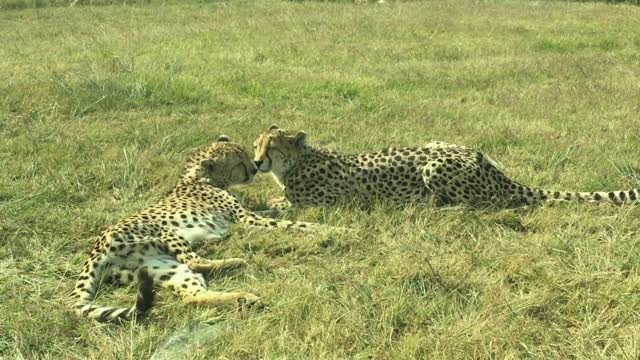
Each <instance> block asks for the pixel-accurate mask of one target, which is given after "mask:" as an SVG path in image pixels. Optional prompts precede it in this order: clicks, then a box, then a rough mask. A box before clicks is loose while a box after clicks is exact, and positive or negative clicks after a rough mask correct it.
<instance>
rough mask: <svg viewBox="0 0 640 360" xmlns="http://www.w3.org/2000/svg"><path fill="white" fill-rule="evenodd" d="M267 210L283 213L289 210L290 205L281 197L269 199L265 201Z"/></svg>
mask: <svg viewBox="0 0 640 360" xmlns="http://www.w3.org/2000/svg"><path fill="white" fill-rule="evenodd" d="M267 206H268V207H269V209H273V210H279V211H284V210H287V209H289V208H291V203H290V202H289V200H287V198H286V197H284V196H281V197H279V198H274V199H270V200H268V201H267Z"/></svg>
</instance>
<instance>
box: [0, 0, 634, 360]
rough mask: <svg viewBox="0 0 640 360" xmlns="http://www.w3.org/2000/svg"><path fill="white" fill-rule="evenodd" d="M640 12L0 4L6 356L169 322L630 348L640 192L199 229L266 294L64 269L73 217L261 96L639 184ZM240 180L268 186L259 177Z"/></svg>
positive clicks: (243, 120) (110, 205)
mask: <svg viewBox="0 0 640 360" xmlns="http://www.w3.org/2000/svg"><path fill="white" fill-rule="evenodd" d="M638 19H640V8H638V7H632V6H624V5H619V6H609V5H606V4H579V3H547V2H514V1H496V2H475V3H471V2H467V1H455V0H447V1H434V2H411V3H394V2H388V3H386V4H383V5H377V4H363V5H354V4H351V3H316V2H302V3H299V2H277V1H248V2H235V3H222V2H206V1H202V2H197V1H193V2H189V3H186V4H165V3H161V4H159V3H151V4H147V5H136V6H122V5H113V6H79V7H75V8H72V9H70V8H67V7H54V8H46V9H25V10H3V11H1V12H0V43H2V46H0V79H3V81H1V82H0V117H1V119H0V136H1V138H2V141H1V142H0V155H1V158H2V165H3V171H2V172H1V173H0V241H1V242H0V271H2V277H0V313H2V314H3V316H1V320H0V358H1V357H3V356H4V357H6V358H7V359H10V358H56V359H58V358H70V359H74V358H76V359H85V358H89V359H96V358H99V359H101V360H104V359H125V358H126V359H139V358H140V359H142V358H148V357H150V356H151V355H152V354H154V353H155V352H156V350H157V349H164V350H163V351H165V353H166V352H171V351H175V349H176V348H175V347H174V348H172V349H173V350H167V348H166V347H165V346H166V345H165V344H166V343H167V341H169V339H170V338H171V337H172V336H174V335H176V334H178V335H179V334H183V341H184V342H185V343H186V344H183V345H181V346H178V347H177V348H178V349H180V350H182V354H183V355H182V356H185V358H194V359H210V358H221V359H239V358H269V359H273V358H289V359H299V358H315V359H342V358H357V359H360V358H376V359H383V358H396V359H411V358H499V359H503V358H518V359H520V358H579V359H583V358H589V359H594V358H618V359H619V358H628V359H637V358H638V357H639V355H640V345H639V344H640V339H639V335H638V334H640V325H639V324H640V234H639V233H638V225H639V224H640V222H639V220H638V216H639V215H640V209H639V208H638V207H623V208H615V207H608V206H599V207H596V206H580V205H567V206H557V207H545V208H539V209H519V210H504V211H488V210H483V211H473V210H465V209H460V208H445V209H433V208H423V209H406V210H403V211H393V210H391V209H386V208H384V206H382V205H381V206H380V207H377V208H375V209H373V210H371V211H363V210H358V209H353V208H328V209H307V210H297V211H294V212H292V213H290V214H287V215H286V216H287V217H289V218H296V219H304V220H309V221H318V222H324V223H328V224H331V225H338V226H350V227H353V228H355V229H356V233H355V234H349V235H347V234H331V233H327V234H311V235H306V234H305V235H302V234H298V233H285V232H272V233H260V232H257V231H250V230H247V229H243V228H237V229H235V230H236V231H235V232H234V233H233V235H232V236H231V237H230V238H229V239H228V241H226V242H224V243H220V244H206V245H204V246H203V247H202V248H200V249H199V252H200V253H201V254H203V255H206V256H210V257H218V258H222V257H237V256H245V257H247V258H249V259H250V260H251V265H250V266H249V267H248V269H246V271H238V272H235V273H232V274H229V275H228V276H215V277H214V278H213V279H212V280H211V287H212V288H214V289H225V290H227V289H242V290H247V291H252V292H255V293H257V294H260V295H261V296H262V297H263V298H264V300H265V301H266V302H267V303H268V304H269V305H270V309H269V311H264V312H250V313H248V314H240V313H235V312H233V311H230V310H219V309H207V308H195V307H194V308H189V307H186V306H183V305H182V304H181V303H180V302H179V301H178V299H176V298H175V297H174V296H172V294H170V293H168V292H164V291H161V292H160V294H159V300H160V301H159V304H158V306H157V307H156V308H154V310H153V312H152V314H151V316H150V318H149V319H148V320H147V321H145V322H143V323H141V324H133V323H132V324H126V325H124V326H116V325H109V324H107V325H103V324H96V323H94V322H91V321H86V320H83V319H78V318H76V317H75V316H74V315H73V314H71V313H70V312H69V311H68V307H67V305H68V300H67V295H68V294H69V293H70V290H71V288H72V286H73V285H72V284H73V282H74V281H75V276H76V274H77V273H78V271H79V270H80V267H81V262H82V261H83V260H84V257H85V256H86V254H87V253H88V251H89V247H90V243H91V236H92V235H93V234H95V233H96V232H97V231H98V229H100V228H101V227H102V226H105V225H106V224H109V223H112V222H114V221H116V220H117V219H118V218H121V217H123V216H125V215H126V214H130V213H132V212H134V211H136V210H137V209H141V208H143V207H145V206H147V205H148V204H151V203H152V202H153V201H154V200H155V199H157V198H158V197H159V196H161V195H162V194H163V193H164V192H165V191H166V190H167V189H169V188H170V187H171V186H172V185H173V182H174V181H175V180H176V177H177V172H178V171H179V169H180V167H181V164H182V161H183V159H184V158H185V156H186V155H187V154H188V153H189V151H190V149H193V148H195V147H197V146H201V145H204V144H206V143H208V142H209V141H211V140H212V139H214V138H215V137H216V136H217V135H219V134H220V133H226V134H228V135H230V136H231V137H232V138H233V139H235V140H237V141H239V142H242V143H244V144H246V145H247V147H248V145H249V144H251V142H252V141H253V139H254V137H255V135H256V134H257V133H258V132H260V131H262V130H263V129H264V128H265V127H267V126H268V125H269V124H271V123H274V122H276V123H278V124H279V125H281V126H282V127H288V128H293V129H304V130H306V131H307V132H308V133H309V138H310V141H312V142H314V143H316V144H319V145H324V146H329V147H334V148H339V149H342V150H345V151H363V150H373V149H379V148H382V147H384V146H389V145H420V144H424V143H427V142H428V141H431V140H444V141H448V142H452V143H460V144H466V145H471V146H476V147H479V148H481V149H483V150H484V151H485V152H486V153H488V154H489V155H490V156H491V157H493V158H494V159H496V160H498V161H499V162H500V163H501V164H502V167H503V168H504V170H505V171H506V172H507V173H508V174H509V175H510V176H512V177H513V178H516V179H517V180H519V181H521V182H523V183H526V184H530V185H537V186H542V187H546V188H549V189H567V190H569V189H577V190H585V191H588V190H600V189H618V188H630V187H638V185H639V183H640V181H639V180H640V175H639V174H640V160H639V158H638V148H639V147H640V130H639V129H640V117H639V116H638V115H639V113H640V111H639V110H640V105H639V103H638V99H639V98H640V86H639V85H638V84H639V83H638V79H639V78H640V66H638V63H639V62H640V52H639V51H638V48H639V46H640V23H639V22H638ZM235 192H236V193H237V194H239V195H240V196H241V197H243V198H244V199H245V201H246V202H247V203H250V204H253V205H256V206H260V205H261V204H264V202H265V200H266V199H268V198H270V197H273V196H276V195H279V194H278V191H277V189H276V187H275V186H274V185H273V184H272V182H271V181H270V179H268V178H266V177H263V178H261V179H259V181H258V182H257V183H256V184H254V185H252V186H248V187H242V188H237V189H235ZM112 290H113V289H110V288H106V289H105V291H104V292H103V293H102V294H101V295H100V296H101V299H102V301H103V302H107V301H109V302H113V303H120V304H128V303H131V302H132V300H133V294H134V290H133V289H118V290H115V291H112ZM208 324H209V325H208ZM210 324H213V325H210ZM189 329H191V330H189ZM189 331H190V332H189ZM184 334H187V335H184ZM157 358H158V359H159V358H161V357H159V356H158V357H157ZM173 358H175V356H174V357H173Z"/></svg>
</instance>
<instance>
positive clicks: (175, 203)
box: [72, 135, 315, 321]
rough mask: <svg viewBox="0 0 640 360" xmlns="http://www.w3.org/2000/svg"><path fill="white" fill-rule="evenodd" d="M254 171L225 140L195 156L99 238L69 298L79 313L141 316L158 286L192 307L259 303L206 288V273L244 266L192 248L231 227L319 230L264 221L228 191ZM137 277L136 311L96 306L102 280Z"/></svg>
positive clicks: (96, 316) (237, 147)
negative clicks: (172, 181) (164, 188)
mask: <svg viewBox="0 0 640 360" xmlns="http://www.w3.org/2000/svg"><path fill="white" fill-rule="evenodd" d="M257 172H258V169H257V168H256V166H255V164H254V162H253V161H252V160H251V158H250V156H249V155H248V154H247V153H246V152H245V151H244V150H243V149H242V147H241V146H240V145H238V144H236V143H233V142H230V140H229V138H228V137H227V136H224V135H223V136H220V137H219V138H218V139H217V141H216V142H214V143H213V144H212V145H210V146H209V147H206V148H203V149H200V150H198V151H196V152H194V153H193V154H192V155H191V157H190V158H189V159H188V161H187V165H186V166H185V168H184V170H183V172H182V175H181V177H180V180H179V181H178V184H177V185H176V187H175V188H174V189H173V190H172V191H171V192H170V193H169V194H168V195H167V196H166V197H165V198H164V199H162V200H160V201H159V202H158V203H156V204H155V205H153V206H151V207H149V208H147V209H145V210H142V211H141V212H139V213H138V214H136V215H133V216H131V217H128V218H126V219H125V220H122V221H120V222H118V223H117V224H115V225H113V226H110V227H108V228H107V229H106V230H104V231H103V232H102V233H101V234H100V235H99V236H98V238H97V239H96V241H95V243H94V245H93V248H92V250H91V254H90V257H89V259H88V260H87V261H86V262H85V264H84V267H83V269H82V272H81V274H80V276H79V278H78V280H77V282H76V285H75V288H74V290H73V293H72V297H73V298H74V300H75V305H74V309H75V311H76V313H78V314H79V315H80V316H85V317H88V318H93V319H96V320H98V321H113V320H117V319H121V320H128V319H131V318H133V317H135V316H139V315H143V314H144V313H145V312H146V311H148V309H149V308H150V307H151V305H152V303H153V297H154V293H153V288H154V286H156V287H163V288H169V289H171V290H173V292H174V293H175V294H176V295H178V296H179V297H180V298H182V300H183V301H184V302H185V303H187V304H205V305H211V306H222V305H233V304H240V305H252V304H253V305H255V304H259V298H258V297H257V296H256V295H254V294H251V293H248V292H213V291H208V290H207V286H206V282H205V280H204V278H203V276H202V274H201V273H203V272H207V271H211V270H217V269H222V268H229V267H239V266H244V265H246V262H245V260H243V259H238V258H234V259H224V260H209V259H204V258H201V257H200V256H198V255H197V254H196V253H194V252H193V250H192V248H191V245H192V244H193V243H195V242H196V241H202V240H211V239H217V238H221V237H222V236H224V234H225V233H226V231H227V229H228V227H229V226H230V225H231V224H232V223H241V224H244V225H247V226H251V227H258V228H262V229H274V228H292V229H299V230H309V229H313V228H314V226H315V224H312V223H304V222H291V221H284V220H276V219H268V218H263V217H261V216H259V215H257V214H255V213H253V212H251V211H249V210H247V209H246V208H244V207H243V206H242V205H241V204H240V202H239V201H238V200H237V199H236V198H235V197H234V196H233V195H231V194H230V193H229V192H227V191H226V190H225V189H227V188H229V187H230V186H231V185H235V184H247V183H250V182H251V181H253V178H254V176H255V174H256V173H257ZM136 278H137V280H138V289H139V290H138V298H137V301H136V303H135V305H134V306H132V307H131V308H126V307H117V306H101V305H97V304H95V303H94V302H93V300H94V298H95V293H96V289H97V287H98V284H99V283H100V280H101V279H105V280H106V281H109V282H112V283H114V284H116V285H118V284H127V283H132V282H133V281H134V279H136Z"/></svg>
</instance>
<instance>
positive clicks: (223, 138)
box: [216, 135, 230, 142]
mask: <svg viewBox="0 0 640 360" xmlns="http://www.w3.org/2000/svg"><path fill="white" fill-rule="evenodd" d="M216 141H217V142H229V141H230V139H229V137H228V136H227V135H220V136H218V140H216Z"/></svg>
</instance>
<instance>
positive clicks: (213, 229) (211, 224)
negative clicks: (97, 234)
mask: <svg viewBox="0 0 640 360" xmlns="http://www.w3.org/2000/svg"><path fill="white" fill-rule="evenodd" d="M192 225H194V226H193V227H191V228H189V227H186V226H183V227H180V228H178V229H176V230H175V232H176V234H178V235H179V236H182V237H183V238H185V239H186V240H187V241H188V242H189V243H190V244H193V243H196V242H198V241H208V240H219V239H223V238H224V237H225V236H226V235H227V232H228V231H229V226H231V222H230V221H228V220H226V219H223V218H212V219H207V220H206V221H204V222H199V223H195V224H192Z"/></svg>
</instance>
